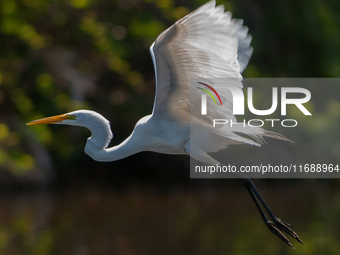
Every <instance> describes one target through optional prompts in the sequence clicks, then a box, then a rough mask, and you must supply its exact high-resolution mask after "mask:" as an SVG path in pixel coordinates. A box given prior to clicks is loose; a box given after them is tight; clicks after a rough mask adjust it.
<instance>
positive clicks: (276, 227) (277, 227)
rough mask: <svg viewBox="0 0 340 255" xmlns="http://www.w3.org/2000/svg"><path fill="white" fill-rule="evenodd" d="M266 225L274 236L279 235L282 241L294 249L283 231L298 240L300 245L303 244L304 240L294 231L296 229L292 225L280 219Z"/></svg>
mask: <svg viewBox="0 0 340 255" xmlns="http://www.w3.org/2000/svg"><path fill="white" fill-rule="evenodd" d="M266 225H267V227H268V228H269V229H270V231H272V233H273V234H274V235H277V236H278V237H279V238H280V239H281V240H282V241H284V242H285V243H286V244H288V245H289V246H290V247H292V248H293V249H294V246H293V245H292V244H291V242H290V241H289V239H288V238H287V237H286V236H285V235H284V234H283V231H284V232H286V233H287V234H289V235H290V236H292V237H293V238H295V239H296V240H298V241H299V242H300V243H302V240H301V239H300V237H299V236H298V235H297V234H296V232H295V231H294V230H293V229H294V227H293V226H292V225H291V224H289V223H286V222H284V221H283V220H281V219H279V218H274V219H273V221H268V222H267V223H266Z"/></svg>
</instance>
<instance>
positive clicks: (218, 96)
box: [197, 82, 222, 106]
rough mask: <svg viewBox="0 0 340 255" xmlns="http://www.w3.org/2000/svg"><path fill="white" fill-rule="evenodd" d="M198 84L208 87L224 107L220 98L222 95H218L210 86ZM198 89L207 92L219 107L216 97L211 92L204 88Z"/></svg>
mask: <svg viewBox="0 0 340 255" xmlns="http://www.w3.org/2000/svg"><path fill="white" fill-rule="evenodd" d="M197 83H198V84H201V85H204V86H206V87H207V88H208V89H210V90H211V91H212V92H214V93H215V95H216V96H217V98H218V100H219V101H220V104H221V106H222V100H221V98H220V95H219V94H218V93H217V91H216V90H215V89H214V88H213V87H211V86H210V85H208V84H205V83H203V82H197ZM197 88H198V89H201V90H203V91H204V92H206V93H207V94H208V95H209V96H210V97H211V98H212V99H213V100H214V103H215V105H217V103H216V100H215V98H214V96H213V95H212V94H211V92H210V91H209V90H207V89H204V88H200V87H197Z"/></svg>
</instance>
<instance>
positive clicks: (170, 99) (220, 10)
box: [150, 0, 253, 122]
mask: <svg viewBox="0 0 340 255" xmlns="http://www.w3.org/2000/svg"><path fill="white" fill-rule="evenodd" d="M242 23H243V22H242V21H241V20H235V19H232V15H231V13H230V12H224V6H223V5H219V6H216V7H215V0H213V1H209V2H208V3H206V4H204V5H203V6H201V7H200V8H198V9H197V10H196V11H194V12H192V13H190V14H188V15H187V16H185V17H184V18H182V19H180V20H179V21H177V22H176V23H175V24H174V25H172V26H171V27H170V28H168V29H167V30H165V31H164V32H163V33H161V34H160V35H159V36H158V38H157V39H156V41H155V42H154V43H153V44H152V46H151V48H150V52H151V56H152V59H153V63H154V67H155V73H156V97H155V102H154V108H153V116H155V117H157V116H158V117H159V115H164V114H167V116H172V117H173V118H187V117H188V116H189V114H191V116H193V115H194V117H195V118H196V119H199V120H200V121H203V122H211V119H212V118H225V119H234V117H233V115H232V104H231V100H232V99H231V95H228V94H222V95H221V100H222V102H223V104H224V105H226V104H227V107H209V104H214V103H213V102H212V101H209V100H208V107H209V109H213V110H211V112H209V116H207V115H206V116H202V115H201V114H200V112H199V111H194V110H193V107H194V104H196V103H197V105H200V100H201V99H200V95H201V91H199V90H197V89H195V90H193V89H191V90H190V79H197V78H199V79H200V80H201V81H202V82H204V81H205V79H209V78H239V79H235V84H234V85H236V86H239V87H241V88H242V87H243V86H242V83H241V78H242V76H241V72H242V71H243V70H244V69H245V68H246V66H247V64H248V61H249V59H250V56H251V54H252V51H253V49H252V48H251V47H250V42H251V36H250V35H248V28H247V27H244V26H242ZM210 85H214V84H210ZM189 95H190V96H191V100H190V98H189ZM190 103H191V108H192V110H191V112H190ZM196 108H197V109H200V106H198V107H195V109H196ZM209 118H210V120H209Z"/></svg>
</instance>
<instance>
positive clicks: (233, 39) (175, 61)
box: [27, 0, 301, 247]
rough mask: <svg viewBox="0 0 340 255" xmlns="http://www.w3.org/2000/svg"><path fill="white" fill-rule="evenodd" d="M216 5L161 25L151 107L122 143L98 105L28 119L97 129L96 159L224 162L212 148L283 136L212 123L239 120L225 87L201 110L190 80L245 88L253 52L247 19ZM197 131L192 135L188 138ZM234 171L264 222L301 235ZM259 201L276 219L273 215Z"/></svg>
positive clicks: (92, 149) (90, 143) (90, 149)
mask: <svg viewBox="0 0 340 255" xmlns="http://www.w3.org/2000/svg"><path fill="white" fill-rule="evenodd" d="M215 5H216V3H215V0H212V1H209V2H207V3H206V4H204V5H203V6H201V7H200V8H198V9H197V10H195V11H193V12H191V13H190V14H188V15H186V16H185V17H183V18H182V19H180V20H178V21H177V22H176V23H175V24H173V25H172V26H171V27H169V28H168V29H166V30H165V31H164V32H162V33H161V34H160V35H159V36H158V37H157V39H156V41H155V42H154V43H153V44H152V46H151V47H150V52H151V57H152V60H153V64H154V68H155V73H156V96H155V102H154V106H153V112H152V114H151V115H148V116H145V117H143V118H142V119H140V120H139V121H138V122H137V124H136V126H135V128H134V130H133V132H132V134H131V135H130V136H129V137H128V138H127V139H126V140H125V141H123V142H122V143H121V144H119V145H116V146H113V147H111V148H107V146H108V145H109V143H110V141H111V138H112V137H113V135H112V132H111V129H110V124H109V121H108V120H106V119H105V118H104V117H103V116H102V115H100V114H98V113H96V112H94V111H88V110H78V111H73V112H70V113H66V114H63V115H58V116H54V117H49V118H44V119H40V120H35V121H32V122H29V123H27V124H28V125H34V124H51V123H53V124H66V125H73V126H82V127H86V128H88V129H89V130H90V131H91V133H92V136H91V137H90V138H88V140H87V143H86V146H85V152H86V153H87V154H88V155H89V156H90V157H92V158H93V159H94V160H96V161H115V160H119V159H122V158H125V157H128V156H129V155H132V154H135V153H138V152H141V151H153V152H159V153H166V154H188V155H190V156H191V157H192V158H195V159H196V160H198V161H201V162H204V163H207V164H213V165H215V164H219V162H217V161H216V160H215V159H213V158H212V157H211V156H209V155H208V153H210V152H216V151H219V150H221V149H224V148H226V147H227V146H228V145H230V144H241V143H244V144H251V145H258V146H259V145H260V143H261V141H262V137H263V136H269V137H274V138H278V139H280V138H282V137H280V136H278V135H276V134H274V133H271V132H268V131H265V130H263V129H261V128H247V127H246V128H243V129H241V130H240V129H239V128H238V129H237V130H232V129H230V127H229V128H219V129H216V128H212V126H211V125H210V123H211V121H212V119H213V118H215V117H216V116H218V118H220V119H233V120H235V121H236V119H235V117H234V116H233V115H232V108H231V105H229V108H228V102H230V100H231V99H230V98H229V97H230V96H228V95H225V94H222V95H221V98H222V99H221V100H222V101H223V103H225V105H227V107H225V106H224V107H210V106H211V104H213V103H212V102H209V103H208V106H209V105H210V106H209V109H210V112H209V115H205V116H203V115H201V114H200V111H199V109H200V108H199V105H200V102H201V101H200V100H201V97H200V91H199V90H197V89H191V87H192V86H190V79H195V78H196V79H200V80H201V81H202V82H205V81H206V79H209V78H224V79H234V80H235V82H236V86H239V87H241V88H242V83H241V82H240V81H241V78H242V75H241V73H242V72H243V70H244V69H245V68H246V66H247V64H248V61H249V59H250V56H251V54H252V51H253V49H252V47H251V46H250V42H251V36H250V35H248V28H247V27H244V26H243V25H242V23H243V22H242V21H240V20H235V19H231V17H232V15H231V13H230V12H224V6H223V5H219V6H215ZM235 78H236V79H235ZM189 94H190V97H191V99H190V98H189ZM236 131H237V132H236ZM192 136H195V139H190V137H192ZM245 136H247V137H250V138H253V139H250V138H246V137H245ZM236 178H237V179H239V180H240V181H241V182H242V184H243V185H244V186H245V187H246V188H247V190H248V192H249V194H250V195H251V197H252V199H253V200H254V202H255V204H256V206H257V209H258V210H259V212H260V214H261V216H262V218H263V220H264V222H265V224H266V225H267V227H268V228H269V229H270V230H271V231H272V232H273V233H274V234H275V235H277V236H278V237H280V238H281V239H282V240H283V241H284V242H286V243H287V244H288V245H289V246H291V247H292V244H291V243H290V241H289V240H288V238H286V236H285V235H284V234H283V233H282V231H285V232H286V233H288V234H289V235H291V236H292V237H294V238H295V239H297V240H298V241H300V242H301V240H300V238H299V237H298V235H297V234H296V233H295V232H294V231H293V230H292V228H293V227H292V226H291V225H290V224H288V223H285V222H283V221H282V220H280V219H279V218H277V217H275V215H274V214H273V213H272V212H271V210H270V209H269V207H268V206H267V205H266V203H265V202H264V200H263V199H262V197H261V196H260V194H259V192H258V191H257V189H256V187H255V185H254V184H253V182H252V181H251V180H250V179H249V178H248V177H247V176H243V175H242V176H241V175H237V176H236ZM261 204H262V206H263V207H264V208H265V210H266V211H267V213H268V214H269V216H270V217H271V218H272V221H269V220H268V218H267V216H266V214H265V213H264V211H263V210H262V208H261Z"/></svg>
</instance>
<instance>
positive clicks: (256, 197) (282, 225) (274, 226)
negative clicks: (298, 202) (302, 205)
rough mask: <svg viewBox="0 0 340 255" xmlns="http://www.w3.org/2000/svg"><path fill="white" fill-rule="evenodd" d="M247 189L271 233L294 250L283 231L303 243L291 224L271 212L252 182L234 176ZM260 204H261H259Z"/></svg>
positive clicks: (245, 178)
mask: <svg viewBox="0 0 340 255" xmlns="http://www.w3.org/2000/svg"><path fill="white" fill-rule="evenodd" d="M233 175H234V176H235V177H236V178H237V179H238V180H239V181H240V182H241V183H242V184H243V185H244V187H245V188H246V189H247V191H248V193H249V194H250V196H251V198H252V199H253V201H254V203H255V205H256V207H257V210H258V211H259V213H260V215H261V217H262V219H263V221H264V223H265V224H266V226H267V227H268V228H269V229H270V231H271V232H272V233H273V234H274V235H277V236H278V237H279V238H280V239H281V240H282V241H284V242H285V243H286V244H288V245H289V246H290V247H292V248H293V245H292V244H291V242H290V241H289V239H288V238H287V237H286V236H285V235H284V234H283V233H282V231H284V232H286V233H287V234H289V235H290V236H292V237H293V238H295V239H296V240H298V241H299V242H300V243H302V240H301V239H300V238H299V236H298V235H297V234H296V233H295V231H294V230H293V228H294V227H293V226H292V225H291V224H289V223H286V222H284V221H283V220H281V219H279V218H277V217H276V216H275V215H274V213H273V212H272V211H271V210H270V208H269V207H268V205H267V204H266V202H265V201H264V200H263V198H262V197H261V195H260V193H259V192H258V190H257V188H256V187H255V185H254V183H253V182H252V180H251V179H250V178H249V177H248V176H245V175H241V174H236V173H235V174H233ZM259 202H260V203H259ZM261 205H262V206H263V207H264V209H265V210H266V212H267V213H268V214H269V216H270V218H271V219H272V220H273V221H270V220H268V218H267V216H266V214H265V212H264V211H263V209H262V207H261Z"/></svg>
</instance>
